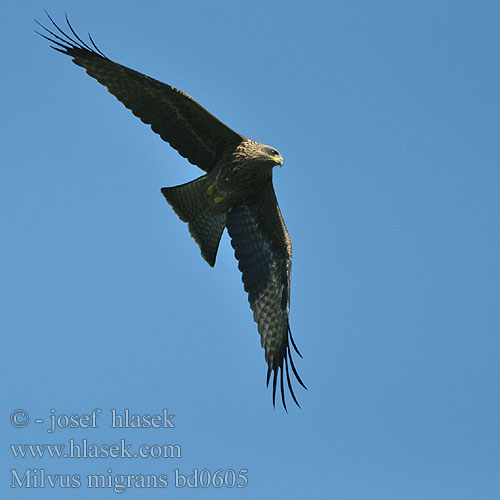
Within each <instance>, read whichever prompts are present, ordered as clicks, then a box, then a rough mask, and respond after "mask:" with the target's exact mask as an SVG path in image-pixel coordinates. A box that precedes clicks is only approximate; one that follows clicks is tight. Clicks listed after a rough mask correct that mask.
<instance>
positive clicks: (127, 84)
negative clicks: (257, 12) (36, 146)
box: [36, 13, 305, 410]
mask: <svg viewBox="0 0 500 500" xmlns="http://www.w3.org/2000/svg"><path fill="white" fill-rule="evenodd" d="M47 16H48V18H49V20H50V22H51V23H52V25H53V28H52V30H50V29H48V28H46V27H45V26H43V25H42V24H40V23H39V22H38V21H36V22H37V24H38V25H39V26H40V27H41V28H42V29H43V30H44V32H43V33H40V32H37V33H38V34H39V35H41V36H42V37H44V38H45V39H47V40H49V41H50V42H51V44H52V45H51V47H52V48H53V49H55V50H57V51H58V52H62V53H63V54H66V55H68V56H70V57H71V58H72V60H73V62H74V63H75V64H77V65H78V66H82V67H83V68H84V69H85V70H86V72H87V74H89V75H90V76H91V77H92V78H95V79H96V80H97V81H98V82H99V83H100V84H102V85H104V86H105V87H106V88H107V89H108V91H109V92H110V93H111V94H113V95H114V96H115V97H116V98H117V99H118V100H119V101H120V102H121V103H122V104H123V105H124V106H125V107H127V108H128V109H130V111H132V113H133V114H134V115H135V116H137V117H138V118H140V120H141V121H143V122H144V123H146V124H148V125H150V126H151V128H152V130H153V131H154V132H156V133H157V134H159V135H160V137H161V138H162V139H163V140H164V141H166V142H168V143H169V144H170V145H171V146H172V147H173V148H175V149H176V150H177V151H178V152H179V153H180V155H181V156H183V157H184V158H186V159H187V160H188V161H189V162H190V163H192V164H194V165H196V166H198V167H199V168H200V169H201V170H203V171H204V172H206V173H205V175H202V176H201V177H199V178H198V179H195V180H193V181H191V182H188V183H186V184H182V185H180V186H174V187H164V188H162V189H161V192H162V194H163V196H164V197H165V199H166V200H167V202H168V203H169V204H170V205H171V206H172V208H173V209H174V211H175V213H176V214H177V215H178V216H179V218H180V219H181V220H182V221H184V222H187V224H188V228H189V232H190V233H191V236H192V237H193V238H194V239H195V241H196V243H197V244H198V245H199V247H200V250H201V255H202V257H203V258H204V259H205V260H206V261H207V262H208V264H210V266H214V265H215V257H216V255H217V249H218V246H219V241H220V238H221V236H222V233H223V231H224V228H227V230H228V233H229V236H230V238H231V244H232V246H233V248H234V251H235V256H236V259H237V260H238V267H239V269H240V271H241V272H242V280H243V284H244V288H245V291H246V292H247V293H248V301H249V303H250V308H251V309H252V311H253V317H254V320H255V322H256V323H257V325H258V331H259V334H260V337H261V345H262V347H263V348H264V350H265V359H266V362H267V365H268V371H267V385H269V380H270V377H271V374H272V375H273V405H275V400H276V387H277V380H278V376H279V379H280V382H279V383H280V387H281V400H282V403H283V406H284V408H285V410H286V402H285V393H284V388H283V386H284V384H283V372H284V373H285V375H286V381H287V385H288V388H289V391H290V394H291V396H292V398H293V400H294V402H295V403H296V404H297V406H300V405H299V403H298V402H297V399H296V397H295V394H294V392H293V388H292V384H291V382H290V374H289V367H290V368H291V370H292V372H293V374H294V375H295V377H296V379H297V381H298V382H299V383H300V385H302V386H303V387H304V388H305V385H304V383H303V382H302V380H301V379H300V377H299V375H298V373H297V370H296V369H295V366H294V364H293V360H292V351H291V348H290V344H291V345H292V346H293V348H294V349H295V351H296V352H297V354H298V355H299V356H301V355H300V352H299V351H298V349H297V347H296V345H295V343H294V341H293V338H292V333H291V330H290V325H289V319H288V317H289V307H290V272H291V264H292V245H291V242H290V237H289V235H288V231H287V229H286V227H285V223H284V221H283V217H282V215H281V211H280V208H279V206H278V202H277V200H276V195H275V193H274V188H273V182H272V172H273V167H275V166H276V165H280V166H281V165H283V158H282V156H281V155H280V154H279V153H278V151H277V150H276V149H274V148H273V147H270V146H266V145H264V144H260V143H258V142H255V141H253V140H251V139H248V138H247V137H245V136H243V135H241V134H239V133H237V132H235V131H233V130H232V129H230V128H229V127H228V126H227V125H225V124H224V123H222V122H221V121H219V120H218V119H217V118H216V117H215V116H213V115H212V114H211V113H209V112H208V111H207V110H206V109H205V108H203V107H202V106H201V105H200V104H198V102H196V101H195V100H194V99H193V98H192V97H191V96H189V95H188V94H186V93H185V92H182V91H181V90H177V89H175V88H174V87H172V86H170V85H167V84H165V83H162V82H159V81H158V80H154V79H153V78H150V77H149V76H146V75H143V74H141V73H138V72H137V71H134V70H133V69H130V68H127V67H125V66H122V65H121V64H118V63H116V62H113V61H112V60H110V59H108V58H107V57H106V56H105V55H104V54H103V53H102V52H101V51H100V50H99V49H98V47H97V46H96V44H95V43H94V41H93V39H92V37H91V36H90V34H89V43H88V44H87V43H86V42H84V41H83V40H82V39H81V38H80V37H79V36H78V35H77V33H76V32H75V30H74V29H73V27H72V26H71V24H70V23H69V20H68V17H67V16H66V22H67V25H68V28H69V30H70V32H71V34H72V36H71V34H67V33H65V32H64V31H63V30H62V29H61V28H59V26H58V25H57V24H56V23H55V22H54V21H53V20H52V18H51V17H50V15H49V14H48V13H47Z"/></svg>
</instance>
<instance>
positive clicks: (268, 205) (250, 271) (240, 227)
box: [226, 181, 305, 409]
mask: <svg viewBox="0 0 500 500" xmlns="http://www.w3.org/2000/svg"><path fill="white" fill-rule="evenodd" d="M226 227H227V230H228V232H229V235H230V237H231V244H232V246H233V248H234V250H235V255H236V258H237V259H238V262H239V264H238V267H239V269H240V271H241V272H242V273H243V276H242V279H243V284H244V287H245V291H246V292H247V293H248V301H249V302H250V307H251V309H252V311H253V317H254V320H255V322H256V323H257V325H258V330H259V334H260V336H261V345H262V347H263V348H264V350H265V356H266V362H267V365H268V371H267V383H268V385H269V379H270V377H271V373H273V404H274V403H275V400H276V386H277V380H278V374H279V376H280V386H281V400H282V403H283V406H284V407H285V409H286V402H285V392H284V384H283V372H285V375H286V380H287V385H288V388H289V390H290V394H291V396H292V398H293V400H294V401H295V403H296V404H297V406H300V405H299V403H298V402H297V399H296V398H295V394H294V392H293V388H292V384H291V381H290V374H289V368H291V369H292V371H293V373H294V375H295V377H296V378H297V380H298V382H299V383H300V384H301V385H302V386H303V387H304V388H305V385H304V383H303V382H302V380H301V379H300V377H299V375H298V373H297V370H296V369H295V366H294V364H293V360H292V351H291V348H290V344H291V345H292V346H293V348H294V349H295V351H296V352H297V354H298V355H299V356H300V353H299V351H298V349H297V347H296V346H295V343H294V341H293V338H292V332H291V331H290V325H289V322H288V314H289V307H290V277H291V275H290V273H291V265H292V245H291V242H290V237H289V235H288V231H287V229H286V227H285V224H284V222H283V217H282V216H281V212H280V209H279V206H278V202H277V200H276V195H275V194H274V189H273V186H272V183H271V181H269V182H268V183H267V184H266V185H265V186H264V189H263V190H262V192H261V196H259V199H258V200H255V203H253V202H252V203H249V204H242V205H237V206H236V207H234V208H232V209H231V210H230V211H229V212H228V213H227V215H226ZM301 357H302V356H301Z"/></svg>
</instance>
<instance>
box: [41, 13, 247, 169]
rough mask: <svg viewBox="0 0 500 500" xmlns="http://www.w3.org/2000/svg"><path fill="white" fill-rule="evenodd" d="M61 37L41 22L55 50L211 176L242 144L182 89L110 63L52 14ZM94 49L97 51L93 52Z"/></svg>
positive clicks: (234, 133)
mask: <svg viewBox="0 0 500 500" xmlns="http://www.w3.org/2000/svg"><path fill="white" fill-rule="evenodd" d="M47 16H48V17H49V19H50V21H51V23H52V24H53V25H54V27H55V28H56V30H57V32H58V33H59V35H58V34H57V33H55V32H54V31H51V30H49V29H48V28H46V27H45V26H43V25H42V24H41V23H39V22H38V21H36V22H37V24H38V25H39V26H41V28H42V29H43V30H45V33H47V34H48V35H50V36H47V34H43V33H39V32H37V33H38V34H39V35H41V36H42V37H44V38H45V39H47V40H49V41H50V42H52V43H53V44H55V45H56V46H52V48H53V49H55V50H57V51H58V52H62V53H63V54H66V55H69V56H71V57H72V58H73V62H74V63H75V64H77V65H78V66H82V67H83V68H85V69H86V71H87V73H88V74H89V75H90V76H92V77H93V78H95V79H96V80H97V81H98V82H99V83H101V84H102V85H104V86H105V87H107V89H108V91H109V92H111V94H113V95H114V96H115V97H116V98H117V99H118V100H119V101H120V102H121V103H122V104H124V105H125V106H126V107H127V108H128V109H130V110H131V111H132V113H133V114H134V115H135V116H137V117H138V118H140V119H141V120H142V121H143V122H144V123H146V124H148V125H151V128H152V129H153V131H154V132H156V133H157V134H159V135H160V136H161V138H162V139H163V140H164V141H166V142H168V143H169V144H170V145H171V146H172V147H173V148H175V149H176V150H177V151H178V152H179V153H180V154H181V155H182V156H183V157H185V158H187V159H188V160H189V161H190V162H191V163H193V164H194V165H197V166H198V167H200V168H201V169H202V170H204V171H205V172H209V171H210V170H211V169H212V168H214V166H215V165H216V163H217V160H218V159H219V157H220V156H221V155H222V153H223V152H224V151H225V150H226V149H227V148H228V147H234V146H235V145H237V144H238V143H240V142H241V140H242V139H243V136H241V135H240V134H238V133H236V132H234V131H233V130H232V129H230V128H229V127H228V126H226V125H225V124H224V123H222V122H221V121H220V120H218V119H217V118H216V117H215V116H213V115H212V114H211V113H210V112H209V111H207V110H206V109H205V108H204V107H202V106H201V105H200V104H198V102H196V101H195V100H194V99H193V98H192V97H191V96H189V95H188V94H186V93H185V92H183V91H181V90H177V89H176V88H174V87H172V86H170V85H167V84H165V83H162V82H160V81H158V80H155V79H153V78H150V77H149V76H146V75H143V74H142V73H139V72H137V71H135V70H133V69H130V68H127V67H125V66H122V65H121V64H118V63H115V62H113V61H111V60H110V59H108V58H107V57H106V56H105V55H104V54H103V53H102V52H101V51H100V50H99V49H98V48H97V46H96V44H95V43H94V41H93V39H92V38H91V37H89V38H90V42H91V44H92V45H93V47H94V48H92V47H90V46H89V45H87V44H86V43H85V42H84V41H83V40H82V39H81V38H80V37H79V36H78V35H77V34H76V32H75V30H74V29H73V27H72V26H71V24H70V23H69V21H68V19H67V18H66V21H67V24H68V27H69V30H70V31H71V33H72V34H73V36H74V37H75V38H72V37H71V36H69V35H68V34H67V33H65V32H64V31H63V30H62V29H61V28H60V27H59V26H58V25H57V24H56V23H55V22H54V21H53V20H52V18H51V17H50V16H49V15H48V14H47ZM94 49H95V50H94Z"/></svg>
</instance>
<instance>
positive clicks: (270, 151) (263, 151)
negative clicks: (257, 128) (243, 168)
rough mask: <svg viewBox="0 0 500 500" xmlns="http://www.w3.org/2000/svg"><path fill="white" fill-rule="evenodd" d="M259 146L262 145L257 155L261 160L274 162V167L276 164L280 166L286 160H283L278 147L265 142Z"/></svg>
mask: <svg viewBox="0 0 500 500" xmlns="http://www.w3.org/2000/svg"><path fill="white" fill-rule="evenodd" d="M259 146H260V147H259V148H258V149H257V156H258V158H259V160H261V161H264V162H266V163H267V162H269V163H272V166H273V167H275V166H276V165H279V166H280V167H282V166H283V163H284V162H285V161H284V160H283V156H281V155H280V153H279V152H278V151H277V150H276V149H274V148H272V147H271V146H266V145H264V144H259Z"/></svg>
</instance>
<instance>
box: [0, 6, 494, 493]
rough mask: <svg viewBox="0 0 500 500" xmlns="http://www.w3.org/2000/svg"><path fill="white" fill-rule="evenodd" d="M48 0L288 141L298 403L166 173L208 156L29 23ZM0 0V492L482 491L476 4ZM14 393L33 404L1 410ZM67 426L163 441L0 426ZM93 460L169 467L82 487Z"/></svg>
mask: <svg viewBox="0 0 500 500" xmlns="http://www.w3.org/2000/svg"><path fill="white" fill-rule="evenodd" d="M44 8H46V9H47V10H48V11H49V12H50V13H51V14H52V15H53V16H54V18H55V19H56V20H57V21H58V22H61V23H62V21H63V15H64V12H65V11H66V12H67V13H68V15H69V16H70V19H71V20H72V23H73V25H74V27H75V29H76V30H77V31H78V32H79V33H81V34H86V33H87V31H90V32H91V33H92V35H93V38H94V39H95V41H96V42H97V44H98V45H99V47H100V48H101V49H102V50H103V51H104V52H105V53H106V54H107V55H108V56H109V57H110V58H111V59H113V60H116V61H117V62H120V63H122V64H125V65H127V66H130V67H133V68H134V69H137V70H139V71H141V72H144V73H146V74H148V75H150V76H153V77H155V78H157V79H159V80H162V81H165V82H168V83H170V84H172V85H174V86H176V87H177V88H180V89H183V90H185V91H186V92H188V93H190V94H191V95H193V97H195V98H196V99H197V100H199V101H200V102H201V103H202V104H203V105H204V106H206V107H207V108H208V109H209V110H210V111H212V112H213V113H214V114H216V115H217V116H218V117H219V118H220V119H221V120H223V121H224V122H225V123H227V124H228V125H229V126H231V127H232V128H234V129H235V130H237V131H239V132H241V133H242V134H244V135H246V136H249V137H251V138H253V139H255V140H258V141H260V142H264V143H267V144H271V145H273V146H274V147H276V148H277V149H279V151H280V152H281V153H282V154H283V156H284V157H285V166H284V167H283V168H282V169H277V171H276V172H275V181H274V182H275V188H276V191H277V196H278V199H279V202H280V206H281V209H282V212H283V215H284V218H285V220H286V223H287V226H288V229H289V231H290V234H291V237H292V241H293V248H294V260H293V273H292V303H291V326H292V330H293V332H294V338H295V340H296V342H297V344H298V346H299V348H300V349H301V352H302V354H303V356H304V359H303V360H297V362H296V365H297V368H298V370H299V372H300V374H301V376H302V377H303V380H304V381H305V383H306V385H307V386H308V387H309V390H308V391H305V390H302V389H301V388H297V390H296V394H297V396H298V398H299V400H300V402H301V404H302V409H301V410H299V409H297V408H290V411H289V413H288V414H286V413H285V412H284V411H283V410H282V409H281V408H280V407H278V406H277V407H276V409H273V406H272V403H271V392H270V391H269V390H266V387H265V374H266V365H265V361H264V353H263V351H262V349H261V348H260V342H259V337H258V334H257V329H256V325H255V324H254V323H253V321H252V316H251V312H250V310H249V307H248V302H247V298H246V295H245V293H244V291H243V286H242V283H241V276H240V273H239V272H238V269H237V263H236V261H235V259H234V255H233V251H232V248H231V246H230V243H229V239H228V237H227V235H225V236H224V237H223V240H222V242H221V248H220V250H219V255H218V259H217V264H216V267H215V268H214V269H211V268H210V267H209V266H208V265H207V264H206V263H205V262H204V261H203V259H202V258H201V257H200V255H199V250H198V247H197V246H196V244H195V243H194V242H193V241H192V239H191V238H190V236H189V234H188V231H187V228H186V226H185V224H183V223H182V222H180V221H179V220H178V218H177V216H176V215H175V214H174V213H173V211H172V210H171V209H170V207H168V206H167V204H166V203H165V201H164V199H163V197H162V196H161V194H160V188H161V187H162V186H172V185H176V184H180V183H182V182H187V181H189V180H191V179H194V178H195V177H198V176H199V175H201V173H202V172H201V171H200V170H198V169H197V168H195V167H194V166H192V165H190V164H188V163H187V162H186V161H185V160H184V159H182V158H181V157H180V156H179V155H178V154H177V153H176V152H175V151H173V150H172V149H171V148H170V147H169V146H168V145H167V144H166V143H163V142H162V141H161V139H160V138H159V137H158V136H156V135H155V134H153V133H152V132H151V130H149V128H148V127H147V126H145V125H143V124H142V123H141V122H140V121H139V120H138V119H136V118H135V117H134V116H133V115H132V114H131V113H130V112H128V111H127V110H126V109H125V108H123V106H122V105H121V104H119V103H118V102H117V101H116V100H115V99H114V98H113V97H112V96H111V95H110V94H108V93H107V92H106V91H105V89H104V88H103V87H101V86H100V85H99V84H97V83H96V82H95V81H94V80H92V79H91V78H89V77H88V76H86V75H85V73H84V72H83V70H82V69H81V68H78V67H77V66H75V65H73V64H72V63H71V62H70V60H69V58H67V57H64V56H62V55H60V54H58V53H56V52H54V51H52V50H50V49H49V48H48V44H47V43H46V41H45V40H43V39H41V38H39V37H38V36H37V35H35V34H34V33H33V31H32V29H33V28H34V26H35V25H34V22H33V18H37V19H39V20H41V21H42V22H46V19H45V17H44V16H45V14H44V12H43V9H44ZM2 12H3V19H4V22H3V26H2V30H1V34H0V36H1V37H2V43H1V46H2V50H3V58H2V60H3V77H2V79H1V81H0V86H1V91H2V94H3V96H4V100H3V105H2V113H3V118H4V119H3V121H4V128H3V133H2V135H1V139H0V140H1V142H2V153H3V162H2V163H3V169H2V182H1V183H0V191H1V199H2V203H3V209H2V210H1V216H0V217H1V218H2V228H3V243H2V245H1V247H0V253H1V260H0V262H1V265H2V283H3V286H2V287H1V294H2V304H3V308H2V309H3V312H2V315H1V330H2V331H3V332H4V339H5V340H4V349H3V350H2V381H3V384H2V385H3V389H2V393H3V397H2V401H3V402H2V422H3V424H2V442H3V444H2V454H1V456H2V471H3V472H2V477H3V479H2V488H3V489H4V492H5V493H4V494H3V495H2V497H3V498H9V499H24V498H37V499H45V498H50V499H53V498H62V497H64V498H66V497H67V495H70V496H71V498H90V497H91V498H110V497H111V496H113V495H124V496H126V497H127V498H133V499H135V498H146V497H147V498H165V496H168V495H169V494H172V490H176V491H175V493H174V494H175V495H177V496H176V498H207V499H211V498H217V499H218V498H250V499H255V498H288V499H302V498H304V497H305V496H306V495H307V496H308V497H309V498H318V499H321V498H334V499H340V500H344V499H346V500H347V499H383V500H388V499H418V500H421V499H429V500H430V499H432V500H434V499H440V500H442V499H453V500H458V499H471V500H472V499H494V498H498V496H499V494H500V477H499V474H500V473H499V470H500V469H499V465H500V456H499V455H500V453H499V446H498V443H499V437H500V436H499V421H500V415H499V413H500V404H499V376H500V370H499V363H498V359H499V347H500V341H499V336H498V332H499V326H500V325H499V319H500V318H499V316H500V314H499V308H498V299H499V288H498V283H499V281H498V278H499V269H498V230H499V227H498V226H499V223H498V221H499V215H500V214H499V201H498V200H499V197H498V181H499V170H498V167H499V163H500V151H499V140H498V132H499V127H500V123H499V109H500V107H499V105H500V102H499V101H500V98H499V93H498V89H499V84H500V82H499V76H500V75H499V73H500V70H499V65H498V47H499V42H500V31H499V26H500V6H499V4H498V2H494V1H477V2H452V1H435V2H407V1H380V2H372V1H359V2H351V1H349V2H347V1H334V2H326V1H322V2H319V1H312V2H307V3H306V2H303V3H295V4H290V2H281V1H277V2H264V1H254V2H251V3H249V2H245V3H243V2H228V1H217V0H215V1H213V2H201V1H189V0H188V1H185V2H170V1H150V2H130V1H120V2H118V1H109V2H97V1H94V0H91V1H86V2H75V1H66V2H62V1H51V0H46V1H44V2H40V1H34V0H27V1H24V2H12V3H10V4H8V5H5V6H4V7H3V9H2ZM96 408H99V409H102V416H101V417H99V418H100V420H99V421H98V427H97V428H77V429H58V430H57V431H56V432H54V433H47V432H46V427H47V425H48V423H49V422H50V420H49V416H50V414H51V409H54V410H55V413H56V414H58V415H59V414H64V415H72V414H75V415H86V414H90V413H91V412H92V411H93V410H94V409H96ZM113 408H114V409H117V410H118V411H122V410H123V409H125V408H128V409H130V411H131V413H137V414H146V413H148V414H151V413H153V414H154V413H160V412H161V411H162V410H163V409H168V412H169V413H170V414H175V418H174V420H173V422H174V423H175V428H173V429H165V428H160V429H151V428H150V429H112V428H111V427H110V411H111V409H113ZM15 409H24V410H26V411H27V412H28V413H29V415H30V417H31V420H30V423H29V425H28V426H27V427H25V428H13V427H12V426H11V425H10V424H9V418H10V417H9V416H10V414H11V412H12V411H13V410H15ZM36 418H42V419H44V424H36V423H34V420H35V419H36ZM69 439H74V440H75V441H76V442H81V440H82V439H87V441H88V442H89V443H95V444H103V443H104V444H106V443H107V444H111V443H117V442H119V441H120V439H125V440H126V442H127V443H131V444H133V445H134V446H136V445H139V444H143V443H144V444H179V445H180V446H181V449H182V458H166V459H162V458H157V459H154V458H144V459H126V458H115V459H112V458H108V459H106V458H101V459H90V458H87V459H77V458H73V459H69V458H68V459H63V458H61V459H56V458H52V459H51V458H44V459H40V458H37V459H28V458H25V459H20V458H14V457H13V456H12V451H11V448H10V447H9V445H10V444H44V443H45V444H47V443H48V444H61V443H62V444H64V443H66V444H67V443H68V442H69V441H68V440H69ZM42 468H43V469H44V470H45V472H46V473H47V474H70V475H71V474H80V475H81V477H82V483H83V484H82V485H81V487H79V488H74V489H72V491H71V492H70V493H68V492H67V491H66V490H64V489H62V488H60V487H56V488H55V489H52V488H50V487H49V486H47V487H46V488H31V489H28V488H10V487H9V485H10V483H11V480H12V472H10V471H11V469H15V470H16V471H17V472H18V473H20V474H23V473H24V472H25V471H26V470H28V469H30V470H33V469H37V470H40V469H42ZM108 469H111V471H112V472H111V473H109V475H110V476H112V477H113V478H114V477H116V476H117V475H131V474H133V475H138V474H155V475H157V476H158V475H160V474H167V476H168V480H169V485H168V487H167V488H166V489H165V488H163V489H162V488H156V489H154V488H151V489H147V490H145V489H140V488H133V487H132V488H130V489H128V490H127V491H126V492H124V493H121V494H120V493H114V492H113V491H112V489H110V488H100V489H92V490H89V489H87V488H86V486H85V484H84V478H85V477H86V475H87V474H107V471H108ZM176 469H177V470H178V471H179V472H180V473H183V474H190V473H192V472H193V470H194V469H198V470H200V471H201V470H203V469H207V470H208V471H210V472H211V473H215V471H216V470H218V469H222V470H224V471H225V470H233V471H235V472H236V473H238V472H239V471H240V470H244V469H246V470H248V473H247V478H248V485H247V486H246V487H245V488H242V489H230V488H221V489H215V488H213V487H210V488H201V487H200V488H187V487H185V488H182V489H180V488H175V484H174V481H173V480H174V474H175V472H174V471H175V470H176ZM229 474H230V473H229Z"/></svg>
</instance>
